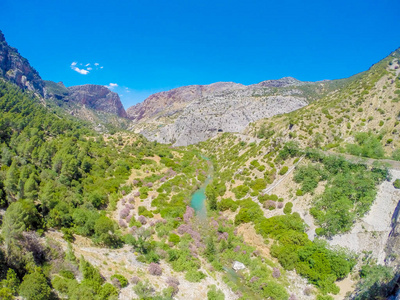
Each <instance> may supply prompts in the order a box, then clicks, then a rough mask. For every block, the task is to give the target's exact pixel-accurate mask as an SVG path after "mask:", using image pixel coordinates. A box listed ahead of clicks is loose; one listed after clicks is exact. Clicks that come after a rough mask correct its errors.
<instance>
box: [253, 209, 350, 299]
mask: <svg viewBox="0 0 400 300" xmlns="http://www.w3.org/2000/svg"><path fill="white" fill-rule="evenodd" d="M304 228H305V227H304V223H303V221H302V219H301V218H300V216H299V214H297V213H293V214H290V215H283V216H276V217H272V218H269V219H266V218H264V219H263V220H262V221H261V222H259V223H258V224H256V229H257V232H258V233H260V234H262V235H263V236H264V237H265V238H267V237H272V238H275V239H276V240H277V241H278V243H276V244H274V245H272V247H271V254H272V255H273V256H274V257H277V258H278V260H279V262H280V264H281V265H282V266H283V267H284V268H285V269H287V270H292V269H296V271H297V273H299V274H300V275H302V276H304V277H306V278H308V279H309V281H310V282H312V283H314V284H315V285H317V286H318V287H319V288H320V289H321V290H323V291H324V293H329V292H332V293H336V292H337V291H338V288H337V287H336V285H335V284H334V282H335V281H336V280H337V279H341V278H344V277H346V276H347V274H348V273H349V272H350V270H351V269H352V267H353V266H354V260H353V259H352V258H351V257H350V256H349V255H347V254H346V253H345V252H335V251H333V250H329V249H328V248H327V247H326V243H324V242H322V241H318V240H315V241H314V242H311V241H310V240H309V239H308V237H307V235H306V234H305V233H304Z"/></svg>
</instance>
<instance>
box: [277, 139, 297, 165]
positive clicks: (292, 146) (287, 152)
mask: <svg viewBox="0 0 400 300" xmlns="http://www.w3.org/2000/svg"><path fill="white" fill-rule="evenodd" d="M300 154H301V151H300V147H299V144H298V143H297V142H295V141H290V142H287V143H286V144H285V145H284V146H283V148H282V150H281V151H279V154H278V157H279V158H280V159H282V160H286V159H287V158H289V157H295V156H298V155H300Z"/></svg>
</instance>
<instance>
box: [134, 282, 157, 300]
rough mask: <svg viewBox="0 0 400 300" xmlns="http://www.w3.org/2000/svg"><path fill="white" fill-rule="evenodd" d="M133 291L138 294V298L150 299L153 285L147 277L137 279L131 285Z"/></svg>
mask: <svg viewBox="0 0 400 300" xmlns="http://www.w3.org/2000/svg"><path fill="white" fill-rule="evenodd" d="M133 291H134V292H135V293H136V295H138V297H139V299H151V298H152V295H153V287H152V286H151V285H150V283H149V281H148V280H147V279H146V280H142V281H139V282H138V284H136V285H135V286H134V287H133Z"/></svg>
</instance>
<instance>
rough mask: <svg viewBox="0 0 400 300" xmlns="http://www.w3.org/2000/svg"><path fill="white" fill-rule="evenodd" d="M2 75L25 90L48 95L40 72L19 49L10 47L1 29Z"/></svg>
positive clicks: (0, 61)
mask: <svg viewBox="0 0 400 300" xmlns="http://www.w3.org/2000/svg"><path fill="white" fill-rule="evenodd" d="M0 76H1V77H4V78H5V79H6V80H8V81H10V82H12V83H14V84H16V85H17V86H19V87H20V88H21V89H23V90H29V91H33V92H36V93H38V94H39V95H41V96H42V97H44V96H46V91H45V89H44V82H43V80H42V79H41V78H40V76H39V73H38V72H37V71H36V70H35V69H34V68H32V67H31V65H30V64H29V62H28V60H27V59H26V58H24V57H22V56H21V55H20V54H19V53H18V50H17V49H15V48H12V47H10V46H9V45H8V44H7V42H6V40H5V38H4V35H3V33H2V32H1V31H0Z"/></svg>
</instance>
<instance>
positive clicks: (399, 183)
mask: <svg viewBox="0 0 400 300" xmlns="http://www.w3.org/2000/svg"><path fill="white" fill-rule="evenodd" d="M393 186H394V187H395V188H396V189H400V179H396V180H395V181H394V182H393Z"/></svg>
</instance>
